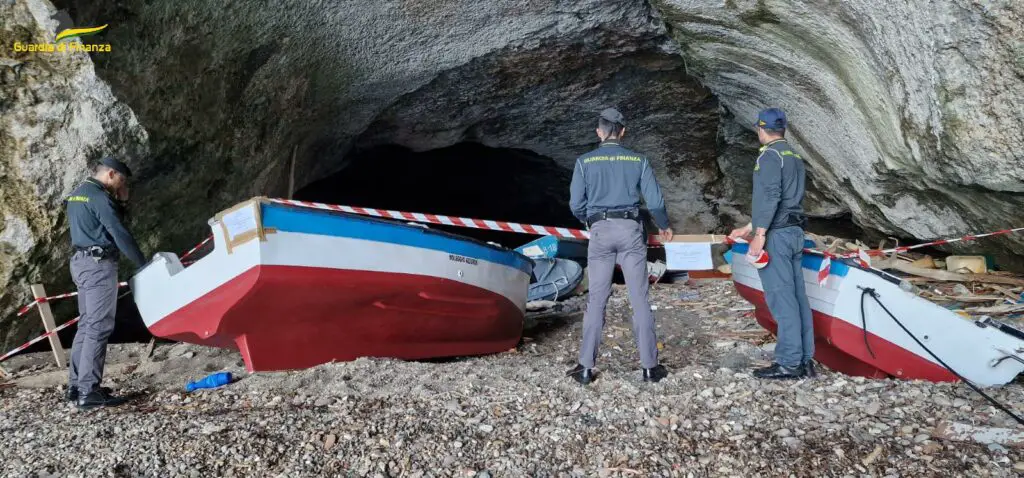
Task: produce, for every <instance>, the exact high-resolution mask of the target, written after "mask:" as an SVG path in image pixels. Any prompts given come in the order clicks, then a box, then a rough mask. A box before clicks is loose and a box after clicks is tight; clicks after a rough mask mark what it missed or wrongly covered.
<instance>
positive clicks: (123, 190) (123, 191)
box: [117, 184, 129, 202]
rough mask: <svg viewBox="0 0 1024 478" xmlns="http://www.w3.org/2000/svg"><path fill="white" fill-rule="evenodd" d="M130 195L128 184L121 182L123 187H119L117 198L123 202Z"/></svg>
mask: <svg viewBox="0 0 1024 478" xmlns="http://www.w3.org/2000/svg"><path fill="white" fill-rule="evenodd" d="M128 196H129V192H128V184H121V187H119V188H117V200H118V201H122V202H125V201H128Z"/></svg>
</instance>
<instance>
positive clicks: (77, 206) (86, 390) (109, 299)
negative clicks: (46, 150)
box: [65, 157, 146, 408]
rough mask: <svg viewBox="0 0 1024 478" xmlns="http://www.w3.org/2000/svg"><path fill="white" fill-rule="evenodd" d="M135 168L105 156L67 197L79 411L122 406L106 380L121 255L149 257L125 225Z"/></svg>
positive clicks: (71, 382) (72, 379) (140, 260)
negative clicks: (76, 319)
mask: <svg viewBox="0 0 1024 478" xmlns="http://www.w3.org/2000/svg"><path fill="white" fill-rule="evenodd" d="M129 176H131V170H129V169H128V166H126V165H125V164H124V163H122V162H121V161H118V160H116V159H114V158H109V157H108V158H103V159H101V160H100V162H99V163H98V164H97V165H96V167H95V169H94V174H93V176H92V177H90V178H88V179H86V180H85V181H84V182H83V183H82V184H81V185H80V186H78V188H76V189H75V190H74V192H72V193H71V195H70V196H68V198H67V199H65V204H66V205H67V214H68V223H69V224H70V227H71V245H72V248H73V249H74V253H73V254H72V256H71V278H72V279H73V280H74V281H75V285H76V286H78V312H79V314H81V319H79V322H78V332H76V333H75V342H74V345H73V346H72V347H71V367H70V370H69V376H68V391H67V399H68V400H69V401H72V402H76V403H77V405H78V407H79V408H94V407H100V406H111V405H119V404H121V403H123V402H124V399H122V398H120V397H116V396H113V395H111V391H110V390H109V389H107V388H106V387H100V382H102V380H103V366H104V363H105V362H106V355H107V340H108V339H110V334H111V333H112V332H113V331H114V314H115V312H116V311H117V283H118V281H117V264H118V255H119V254H118V251H119V250H120V252H121V253H122V254H124V255H126V256H127V257H128V259H129V260H131V261H132V262H133V263H134V264H135V267H137V268H138V267H142V266H143V265H144V264H145V262H146V258H145V256H144V255H143V254H142V251H140V250H139V246H138V244H136V242H135V239H134V238H133V237H132V235H131V233H129V232H128V230H127V229H125V227H124V225H123V224H122V223H121V222H122V219H123V217H122V216H123V212H124V201H127V199H128V185H127V182H128V177H129Z"/></svg>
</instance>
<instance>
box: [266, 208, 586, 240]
mask: <svg viewBox="0 0 1024 478" xmlns="http://www.w3.org/2000/svg"><path fill="white" fill-rule="evenodd" d="M271 201H273V202H276V203H280V204H287V205H290V206H299V207H305V208H311V209H322V210H325V211H341V212H347V213H351V214H359V215H363V216H374V217H383V218H390V219H398V220H400V221H413V222H423V223H429V224H438V225H442V226H456V227H470V228H474V229H487V230H491V231H502V232H518V233H522V234H537V235H542V236H558V237H564V238H567V239H589V238H590V234H589V233H588V232H587V231H581V230H579V229H569V228H565V227H550V226H537V225H533V224H520V223H515V222H505V221H492V220H487V219H470V218H465V217H456V216H444V215H440V214H425V213H419V212H402V211H390V210H386V209H373V208H368V207H353V206H339V205H336V204H324V203H320V202H310V201H296V200H293V199H271Z"/></svg>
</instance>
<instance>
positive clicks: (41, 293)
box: [32, 284, 68, 368]
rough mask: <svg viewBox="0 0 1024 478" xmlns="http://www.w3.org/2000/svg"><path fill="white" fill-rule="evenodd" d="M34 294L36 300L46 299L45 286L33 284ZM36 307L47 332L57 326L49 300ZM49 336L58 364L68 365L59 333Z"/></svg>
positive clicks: (63, 366)
mask: <svg viewBox="0 0 1024 478" xmlns="http://www.w3.org/2000/svg"><path fill="white" fill-rule="evenodd" d="M32 296H33V297H35V298H36V300H39V299H44V298H45V297H46V289H44V288H43V285H42V284H33V285H32ZM36 309H37V310H39V316H40V317H42V319H43V327H45V328H46V332H47V333H49V332H52V331H53V329H55V328H57V324H56V323H55V322H54V321H53V311H52V310H50V303H49V302H46V301H45V300H43V301H40V302H39V303H38V304H36ZM47 338H48V339H49V340H50V348H52V349H53V358H54V360H56V361H57V366H58V367H61V368H66V367H67V366H68V358H67V356H66V355H64V347H63V346H62V345H61V344H60V337H58V336H57V334H53V335H51V336H49V337H47Z"/></svg>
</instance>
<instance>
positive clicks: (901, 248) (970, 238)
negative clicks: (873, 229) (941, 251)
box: [832, 227, 1024, 259]
mask: <svg viewBox="0 0 1024 478" xmlns="http://www.w3.org/2000/svg"><path fill="white" fill-rule="evenodd" d="M1020 231H1024V227H1018V228H1014V229H1003V230H1001V231H995V232H987V233H985V234H968V235H966V236H963V237H958V238H955V239H939V240H937V241H931V242H925V243H924V244H914V245H913V246H899V247H893V248H891V249H866V250H860V251H857V252H850V253H846V254H833V255H832V256H833V257H839V258H843V259H853V258H856V257H860V258H861V259H863V255H864V253H866V254H867V255H868V256H882V255H885V254H892V253H893V252H907V251H910V250H913V249H919V248H922V247H929V246H942V245H945V244H952V243H955V242H962V241H963V242H967V241H974V240H977V239H981V238H983V237H990V236H1002V235H1006V234H1013V233H1015V232H1020Z"/></svg>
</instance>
